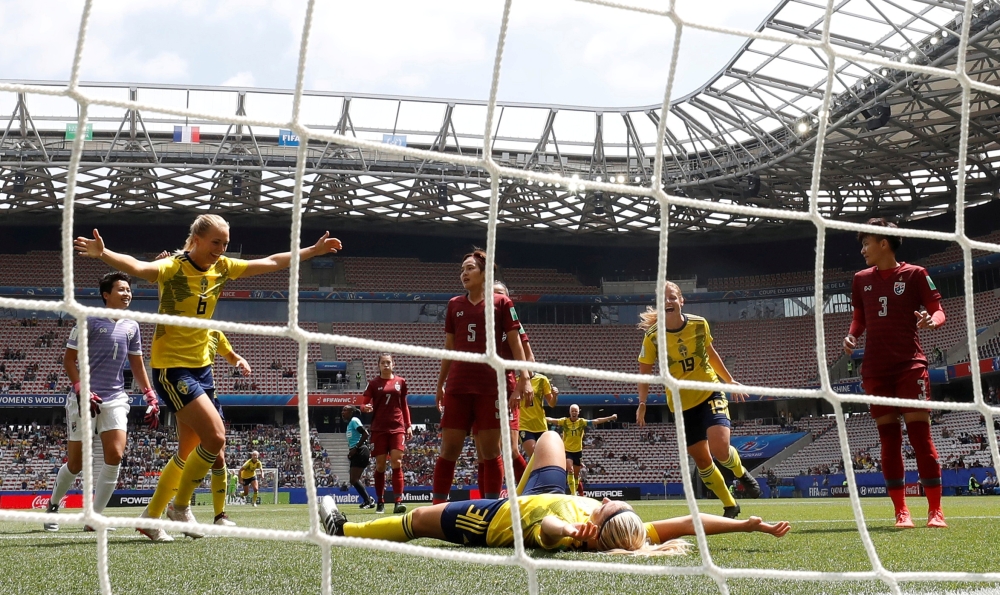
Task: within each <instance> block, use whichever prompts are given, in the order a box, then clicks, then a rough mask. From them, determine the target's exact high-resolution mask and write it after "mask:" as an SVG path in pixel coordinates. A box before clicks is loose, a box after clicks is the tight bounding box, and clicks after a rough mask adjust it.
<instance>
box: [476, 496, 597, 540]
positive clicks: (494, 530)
mask: <svg viewBox="0 0 1000 595" xmlns="http://www.w3.org/2000/svg"><path fill="white" fill-rule="evenodd" d="M517 503H518V505H519V506H520V507H521V530H522V531H523V532H524V546H525V547H527V548H540V547H543V546H542V544H541V536H542V519H544V518H545V517H547V516H549V515H555V516H557V517H559V518H560V519H562V520H564V521H566V522H567V523H583V522H585V521H586V520H587V519H589V518H590V515H591V513H592V512H594V510H596V509H597V508H598V507H599V506H600V505H601V503H600V502H598V501H597V500H594V499H593V498H581V497H579V496H567V495H565V494H537V495H534V496H520V497H519V498H518V499H517ZM486 545H487V546H489V547H511V546H513V545H514V527H513V525H512V524H511V522H510V502H509V501H505V502H504V503H503V505H502V506H500V509H499V510H497V513H496V515H494V516H493V520H492V521H491V522H490V526H489V529H487V531H486ZM579 546H580V544H579V542H576V541H574V540H573V538H572V537H563V538H562V539H560V540H559V542H558V543H556V544H555V545H553V546H550V547H548V548H546V549H551V550H564V549H576V548H578V547H579Z"/></svg>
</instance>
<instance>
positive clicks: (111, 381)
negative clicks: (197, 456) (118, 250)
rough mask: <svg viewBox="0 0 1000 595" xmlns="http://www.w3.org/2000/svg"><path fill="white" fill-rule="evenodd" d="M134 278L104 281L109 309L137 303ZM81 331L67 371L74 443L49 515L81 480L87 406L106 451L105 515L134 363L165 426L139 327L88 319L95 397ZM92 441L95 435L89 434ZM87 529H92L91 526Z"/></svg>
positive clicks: (100, 502) (99, 508)
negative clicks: (83, 372) (84, 387)
mask: <svg viewBox="0 0 1000 595" xmlns="http://www.w3.org/2000/svg"><path fill="white" fill-rule="evenodd" d="M131 283H132V280H131V279H130V278H129V276H128V275H126V274H125V273H120V272H112V273H108V274H106V275H104V277H102V278H101V283H100V291H101V299H102V300H104V305H105V306H107V307H108V308H112V309H114V310H125V309H126V308H128V306H129V304H130V303H131V302H132V285H131ZM79 333H80V329H79V328H74V329H73V330H72V332H71V333H70V336H69V341H67V342H66V355H65V356H64V358H63V369H65V370H66V375H67V376H69V379H70V381H71V382H72V383H73V391H72V392H71V393H70V394H69V396H68V397H67V398H66V425H68V426H69V445H68V447H67V451H68V452H67V456H66V463H64V464H63V466H62V467H60V468H59V473H58V475H56V482H55V485H54V486H53V488H52V497H51V499H50V500H49V507H48V511H47V512H58V511H59V501H60V500H62V497H63V496H65V495H66V492H67V490H69V488H70V486H72V485H73V482H74V481H76V477H77V475H79V474H80V470H81V469H82V468H83V439H84V435H83V423H82V421H81V419H80V415H81V409H83V408H86V409H87V410H88V411H89V413H90V416H91V417H94V424H93V425H94V430H95V431H96V433H97V434H98V435H99V436H100V437H101V446H102V448H103V450H104V467H102V468H101V472H100V473H99V474H98V475H97V477H96V478H95V481H94V483H95V490H94V511H95V512H104V508H105V507H106V506H107V505H108V501H109V500H110V499H111V495H112V494H113V493H114V491H115V485H116V484H117V483H118V471H119V466H120V465H121V461H122V455H123V454H124V453H125V438H126V432H127V431H128V412H129V407H130V405H129V396H128V393H126V392H125V380H124V374H123V371H124V370H125V366H126V365H128V366H129V368H130V369H131V370H132V375H133V377H134V378H135V380H136V382H137V383H138V385H139V386H141V387H142V390H143V392H144V393H145V395H146V400H147V402H148V403H149V404H150V406H151V407H152V408H153V409H152V410H151V411H150V414H149V415H148V416H147V422H149V423H150V424H151V425H153V427H156V425H157V424H158V423H159V418H158V417H157V414H158V413H159V405H157V403H156V394H155V393H154V392H153V388H152V385H151V384H150V383H149V377H148V376H146V364H145V362H144V361H143V359H142V338H141V336H140V334H139V323H137V322H135V321H134V320H129V319H127V318H122V319H119V320H112V319H110V318H87V349H88V351H89V352H90V398H89V399H86V398H82V396H81V395H80V372H79V370H78V369H77V350H78V349H79V346H78V344H77V341H78V340H79V336H80V334H79ZM87 438H88V439H89V438H90V437H89V436H87ZM85 529H87V530H92V529H90V528H89V527H85ZM45 530H46V531H58V530H59V525H58V524H57V523H45Z"/></svg>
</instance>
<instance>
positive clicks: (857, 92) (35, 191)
mask: <svg viewBox="0 0 1000 595" xmlns="http://www.w3.org/2000/svg"><path fill="white" fill-rule="evenodd" d="M964 7H965V4H964V3H962V2H957V1H951V0H947V1H941V2H926V1H924V0H872V1H870V2H861V1H860V0H859V1H846V2H841V3H838V4H837V5H836V7H835V9H834V11H833V15H832V17H831V20H830V21H829V23H828V26H829V27H828V29H827V26H826V25H827V24H825V23H824V17H825V9H824V6H822V5H821V4H816V3H806V2H797V1H791V0H782V1H781V2H780V3H778V5H777V7H776V8H775V9H774V10H773V11H772V12H771V13H770V14H769V15H768V16H767V18H766V19H764V21H763V22H762V23H760V25H759V26H758V27H757V31H759V32H760V33H761V34H763V35H764V36H767V37H770V38H771V39H762V38H753V39H748V40H747V42H746V43H745V44H744V45H743V46H742V48H741V49H740V50H739V52H738V53H737V54H736V55H735V56H734V57H733V58H732V60H731V61H730V62H729V63H728V64H727V65H726V67H725V68H724V69H722V70H721V71H720V72H718V73H717V74H715V75H714V76H712V77H711V78H710V79H709V80H708V81H707V82H706V83H705V84H704V85H703V86H702V87H700V88H699V89H697V90H696V91H694V92H693V93H691V94H689V95H687V96H684V97H680V98H676V99H674V100H673V101H672V102H671V103H670V106H669V111H668V112H667V113H664V110H663V106H662V105H661V104H653V105H643V106H615V107H607V106H602V107H590V106H588V107H581V106H566V105H545V104H531V103H516V102H504V101H500V102H498V103H497V105H496V110H494V111H493V112H491V113H493V114H494V116H493V121H492V128H491V129H490V131H489V138H484V130H486V129H487V123H486V114H487V111H488V110H487V109H486V102H484V101H481V100H461V99H431V98H419V97H398V96H377V95H368V94H364V93H353V92H324V91H305V92H304V97H303V99H302V101H301V107H300V112H299V113H300V117H301V123H302V124H304V125H305V126H308V127H309V128H310V130H311V131H312V133H313V136H312V137H311V138H309V140H308V141H307V144H308V146H307V147H305V160H306V163H305V164H304V165H305V171H304V176H305V177H304V179H303V181H304V195H303V197H302V207H303V210H304V214H305V217H316V218H319V217H330V216H336V217H340V218H345V219H350V220H353V221H354V222H355V224H356V225H358V226H367V228H368V229H372V230H386V229H393V228H395V229H398V228H399V226H401V225H413V226H414V227H419V228H421V229H424V230H435V229H442V230H447V229H453V228H454V227H456V226H461V227H465V228H469V229H477V230H481V229H482V228H483V226H484V225H485V222H486V220H487V217H488V210H489V204H490V199H491V188H490V183H491V182H490V179H489V178H490V176H489V174H488V172H487V171H486V170H485V169H484V168H482V167H479V166H477V165H476V164H470V163H468V162H465V163H463V164H456V163H447V162H444V161H441V160H440V158H441V156H442V155H445V154H447V155H450V156H459V155H460V156H462V157H466V158H468V157H472V158H480V159H481V158H482V157H483V150H484V149H483V148H484V147H489V149H488V150H489V151H490V153H491V155H490V157H491V159H492V160H493V162H494V163H496V164H497V165H498V166H500V167H503V168H505V169H504V170H503V171H502V175H500V176H499V177H498V182H499V190H498V202H499V205H498V206H499V226H500V227H501V228H504V229H505V230H507V231H506V232H505V233H508V234H510V235H514V236H520V237H527V236H530V235H532V234H534V235H536V236H537V234H539V233H548V234H552V233H561V234H595V233H596V234H602V235H614V236H618V238H620V241H632V240H633V239H634V240H635V241H637V242H647V241H648V240H649V238H650V237H653V236H654V234H655V233H656V231H657V230H658V227H659V224H660V213H659V206H660V205H659V204H658V203H657V202H656V201H655V200H654V199H652V198H650V197H649V196H640V195H636V194H634V193H631V192H630V191H629V190H628V189H625V188H622V187H617V188H612V187H611V186H601V184H607V183H608V182H609V181H612V180H613V181H614V182H615V183H618V184H621V185H623V186H624V185H629V186H632V187H634V188H638V187H644V188H652V187H654V186H656V187H661V186H662V187H663V188H665V189H666V190H667V191H668V192H670V193H671V194H673V195H675V196H684V197H689V198H694V199H700V200H704V201H705V205H706V206H705V207H704V208H703V207H701V206H700V205H697V204H696V205H686V206H684V207H680V206H677V205H676V204H675V205H673V206H671V213H670V219H669V220H670V225H671V227H673V228H674V229H676V230H679V231H683V232H690V233H695V232H700V231H704V230H710V229H712V230H717V229H730V230H733V231H734V232H745V231H746V230H747V228H753V227H761V228H763V229H764V230H765V231H766V230H767V229H769V228H774V227H775V226H778V225H781V224H782V221H781V220H780V219H778V218H775V217H772V216H770V215H763V216H762V215H761V214H747V213H737V212H735V210H736V209H733V208H732V207H733V205H738V206H743V205H749V206H758V207H773V208H778V209H785V210H794V211H799V212H805V211H806V210H807V209H808V208H809V200H807V199H806V198H807V196H808V193H809V188H810V180H811V175H812V170H813V161H814V157H815V147H816V144H817V136H816V135H817V130H818V125H819V121H820V118H824V119H826V120H827V121H828V125H829V126H828V128H827V136H826V138H825V139H824V141H825V146H824V153H823V156H822V164H821V165H822V172H823V175H822V180H821V181H820V184H819V192H818V195H817V197H816V198H817V200H818V208H819V212H820V213H821V214H822V215H824V216H827V217H831V218H841V219H852V220H855V219H862V218H864V217H866V216H867V215H868V214H869V213H871V212H874V211H876V210H878V211H879V212H880V213H883V214H899V215H903V216H924V215H928V214H936V213H943V212H945V211H946V210H948V209H949V208H953V206H954V202H955V192H956V187H957V186H956V171H955V168H956V162H957V157H958V154H959V142H960V138H963V135H961V134H960V129H961V128H962V123H961V115H960V114H961V112H962V108H963V107H966V106H967V107H969V108H970V114H969V119H968V124H969V132H970V134H969V136H968V143H969V146H968V149H969V150H968V158H967V159H968V160H967V163H966V168H967V169H966V172H964V174H965V177H966V185H965V196H966V199H967V204H974V203H976V202H980V201H985V200H989V199H990V198H991V197H992V196H993V194H994V192H995V189H996V175H995V169H996V167H995V166H996V162H997V160H998V152H997V151H996V146H995V139H996V136H997V119H996V113H995V109H994V108H995V93H996V91H995V88H992V87H991V85H993V83H994V80H995V73H996V72H997V70H998V66H1000V28H998V22H1000V21H998V19H1000V5H997V3H996V2H993V1H992V0H981V1H980V2H976V3H975V6H974V8H973V10H972V13H971V19H970V20H969V21H968V22H967V23H964V22H963V21H964V14H963V11H964ZM647 16H648V15H647ZM649 18H662V19H663V23H664V26H667V27H670V26H671V25H672V23H671V21H670V20H669V19H668V18H667V17H666V16H665V15H661V16H660V17H649ZM707 18H710V17H707ZM963 24H967V25H968V27H969V38H968V44H967V45H966V47H965V48H960V47H959V45H960V43H961V32H962V28H963ZM827 30H829V38H824V32H825V31H827ZM775 39H785V40H788V41H790V42H791V41H797V42H805V43H808V44H811V46H812V47H807V46H803V45H799V44H797V43H785V42H782V41H775ZM820 41H823V42H824V43H827V44H829V45H828V46H825V47H824V49H820V46H818V45H817V44H819V42H820ZM826 47H829V48H831V49H832V50H833V51H834V52H836V53H837V57H836V63H835V64H834V65H833V67H832V68H830V67H829V65H828V63H827V62H828V60H829V59H830V55H829V54H828V53H827V51H826V49H825V48H826ZM959 57H962V58H964V60H965V63H964V64H957V60H958V58H959ZM649 59H651V60H652V59H657V60H660V61H661V62H662V61H663V60H669V56H663V57H655V58H654V57H652V56H650V57H649ZM869 60H880V61H882V62H883V63H882V64H873V63H871V62H870V61H869ZM914 65H917V66H921V67H931V68H932V70H924V71H923V72H917V71H914V70H911V68H913V66H914ZM632 67H634V69H635V71H636V72H641V71H642V70H643V64H634V65H632ZM959 67H961V70H962V71H963V72H964V73H965V76H967V77H968V79H971V80H972V81H973V86H968V85H967V86H966V87H965V88H964V90H965V91H967V95H966V94H963V84H961V83H960V82H959V81H958V80H957V76H954V75H952V74H951V73H952V72H954V71H956V69H958V68H959ZM828 78H829V79H830V81H829V87H830V89H831V95H832V96H831V102H830V103H829V109H828V110H827V111H825V112H823V113H821V111H822V106H823V99H824V93H825V90H826V88H827V86H828V85H827V79H828ZM4 84H5V90H4V91H3V92H0V112H2V113H4V114H10V118H9V120H10V126H9V127H8V130H7V131H6V132H5V133H4V135H3V137H2V139H0V156H2V157H4V159H3V165H0V176H2V177H3V178H4V180H5V183H4V187H3V190H4V194H0V204H2V206H3V208H4V212H5V218H7V219H8V220H10V221H28V220H31V221H38V220H40V219H39V218H38V216H39V215H43V216H47V217H48V220H50V221H51V220H57V219H58V218H59V216H60V215H59V205H60V204H61V202H62V200H63V197H64V192H65V188H66V182H67V167H68V164H69V161H70V154H71V151H70V143H68V142H67V140H66V134H67V133H66V124H69V123H75V122H76V121H77V114H78V113H79V112H78V108H79V105H78V104H77V103H76V102H75V101H73V100H72V99H70V98H69V97H63V96H50V95H46V96H41V94H40V93H39V92H44V93H53V92H59V91H60V90H61V89H62V88H63V87H64V85H63V84H62V83H56V82H38V81H28V82H24V81H20V82H18V81H7V82H5V83H4ZM75 92H77V93H79V94H81V95H83V96H85V97H87V98H88V100H89V101H90V102H91V104H90V105H89V111H88V116H89V118H90V123H92V124H93V127H94V129H93V138H92V140H91V139H88V140H86V141H85V142H84V143H83V150H82V155H81V161H80V165H79V168H78V175H77V178H76V182H77V194H76V209H77V211H78V214H77V216H78V217H81V218H86V217H88V216H89V217H92V218H95V219H96V218H99V217H101V216H103V214H106V213H108V212H116V213H131V214H135V215H137V216H145V217H148V218H149V219H163V218H170V217H177V218H184V219H187V218H189V217H190V214H191V213H192V212H201V209H204V208H211V209H213V210H214V211H216V212H220V213H232V214H234V216H245V217H248V218H250V217H252V218H255V219H258V220H259V219H260V218H268V219H271V220H287V217H288V211H289V209H290V208H291V205H292V200H293V199H292V197H293V186H294V180H295V175H296V168H295V167H294V164H295V159H296V155H297V154H298V151H299V149H298V148H297V147H295V146H287V145H288V144H289V141H290V140H292V139H291V135H290V134H284V135H282V134H280V130H281V129H282V128H287V127H288V121H289V117H290V114H291V109H292V103H293V97H292V92H291V91H288V90H277V89H253V88H222V87H198V86H186V85H169V84H137V83H108V82H96V83H95V82H90V83H88V82H84V83H82V84H80V85H79V87H78V88H77V89H76V90H75ZM658 100H659V98H655V99H654V98H651V101H654V102H655V101H658ZM112 103H113V104H114V105H108V104H112ZM963 104H965V105H964V106H963ZM229 119H239V120H240V123H239V125H236V124H231V123H230V122H229ZM250 122H253V126H250V125H249V123H250ZM175 126H177V127H183V126H194V127H197V128H199V129H200V142H199V141H198V140H197V139H193V138H192V140H195V141H196V142H194V143H192V142H174V141H173V139H174V127H175ZM661 126H662V128H661ZM177 136H178V138H179V139H180V138H183V139H184V140H185V141H186V140H188V138H189V137H187V136H182V135H181V133H180V132H178V135H177ZM360 141H364V142H360ZM379 143H389V144H379ZM362 144H363V145H364V146H361V145H362ZM397 144H405V145H406V146H407V147H408V148H409V149H418V150H421V151H422V152H420V153H415V152H412V151H411V152H409V153H408V154H407V155H405V156H404V155H402V154H401V153H399V152H394V151H395V150H394V147H393V145H397ZM657 145H662V162H661V163H659V164H658V165H659V167H658V168H657V167H654V160H655V159H656V155H657V154H659V151H658V147H657ZM655 173H659V174H660V179H657V180H653V179H652V177H653V176H654V175H655ZM539 174H559V175H561V176H563V181H562V182H561V183H559V184H556V183H554V182H553V181H552V180H551V179H549V180H548V181H546V182H542V181H541V180H538V179H537V177H538V175H539ZM532 178H534V179H532ZM574 178H575V179H574ZM237 179H238V180H239V182H235V180H237ZM570 180H572V181H570ZM595 185H596V186H597V187H596V188H595ZM235 188H239V190H238V191H236V190H234V189H235ZM644 192H645V191H644ZM646 193H647V194H648V192H646ZM708 207H711V208H713V209H727V211H728V212H719V211H709V210H706V209H707V208H708Z"/></svg>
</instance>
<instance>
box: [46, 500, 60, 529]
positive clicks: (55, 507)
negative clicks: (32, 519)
mask: <svg viewBox="0 0 1000 595" xmlns="http://www.w3.org/2000/svg"><path fill="white" fill-rule="evenodd" d="M45 512H50V513H54V512H59V505H58V504H56V503H53V502H52V501H49V506H48V508H46V509H45ZM42 528H43V529H45V530H46V531H50V532H53V533H54V532H56V531H58V530H59V523H45V524H44V525H42Z"/></svg>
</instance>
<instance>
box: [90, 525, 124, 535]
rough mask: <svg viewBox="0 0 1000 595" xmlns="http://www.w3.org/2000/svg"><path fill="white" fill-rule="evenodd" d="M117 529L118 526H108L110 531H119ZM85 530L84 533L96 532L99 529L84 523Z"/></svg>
mask: <svg viewBox="0 0 1000 595" xmlns="http://www.w3.org/2000/svg"><path fill="white" fill-rule="evenodd" d="M117 530H118V527H108V531H109V532H111V531H117ZM83 532H84V533H96V532H97V529H95V528H93V527H91V526H90V525H84V526H83Z"/></svg>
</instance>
